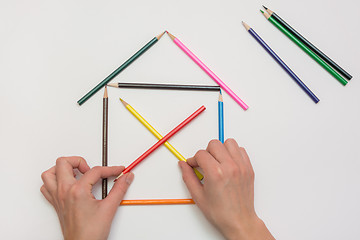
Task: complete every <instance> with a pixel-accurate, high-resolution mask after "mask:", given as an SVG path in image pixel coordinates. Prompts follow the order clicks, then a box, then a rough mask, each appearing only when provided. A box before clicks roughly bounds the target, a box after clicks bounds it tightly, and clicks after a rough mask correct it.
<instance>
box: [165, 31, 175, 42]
mask: <svg viewBox="0 0 360 240" xmlns="http://www.w3.org/2000/svg"><path fill="white" fill-rule="evenodd" d="M166 33H167V34H168V35H169V37H170V38H171V40H173V41H174V39H175V36H174V35H172V34H171V33H169V32H168V31H166Z"/></svg>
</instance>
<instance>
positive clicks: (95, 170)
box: [91, 166, 102, 173]
mask: <svg viewBox="0 0 360 240" xmlns="http://www.w3.org/2000/svg"><path fill="white" fill-rule="evenodd" d="M91 170H92V171H93V172H95V173H98V172H101V170H102V167H100V166H95V167H93V168H92V169H91Z"/></svg>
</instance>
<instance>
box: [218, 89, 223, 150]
mask: <svg viewBox="0 0 360 240" xmlns="http://www.w3.org/2000/svg"><path fill="white" fill-rule="evenodd" d="M218 112H219V141H220V142H222V143H224V103H223V98H222V94H221V90H220V94H219V101H218Z"/></svg>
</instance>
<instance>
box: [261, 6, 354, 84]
mask: <svg viewBox="0 0 360 240" xmlns="http://www.w3.org/2000/svg"><path fill="white" fill-rule="evenodd" d="M263 7H264V8H265V10H266V11H267V12H268V13H269V14H270V16H271V17H273V18H274V19H275V20H276V21H278V23H280V24H281V25H282V26H283V27H284V28H286V30H288V31H289V32H290V33H291V34H293V35H294V36H295V37H297V38H298V39H299V40H300V41H301V42H303V43H304V44H305V45H306V46H307V47H308V48H310V50H311V51H313V52H314V53H315V54H316V55H318V56H319V57H321V58H322V60H324V61H325V62H326V63H327V64H329V65H330V66H331V67H332V68H334V70H336V71H337V72H338V73H340V74H341V75H343V76H344V77H345V78H346V79H348V80H350V79H351V78H352V76H351V75H350V74H349V73H348V72H346V71H345V70H344V69H343V68H341V67H340V66H339V65H338V64H336V63H335V62H334V61H333V60H332V59H331V58H329V57H328V56H326V54H325V53H323V52H322V51H321V50H320V49H318V48H317V47H316V46H315V45H314V44H312V43H311V42H310V41H309V40H307V39H306V38H305V37H304V36H302V35H301V34H300V33H299V32H297V31H296V30H295V29H294V28H293V27H291V26H290V24H288V23H287V22H285V20H284V19H282V18H281V17H280V16H279V15H277V14H276V13H275V12H274V11H272V10H270V9H269V8H267V7H265V6H264V5H263Z"/></svg>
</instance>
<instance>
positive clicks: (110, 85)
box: [106, 83, 118, 87]
mask: <svg viewBox="0 0 360 240" xmlns="http://www.w3.org/2000/svg"><path fill="white" fill-rule="evenodd" d="M106 86H108V87H118V84H117V83H109V84H106Z"/></svg>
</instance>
